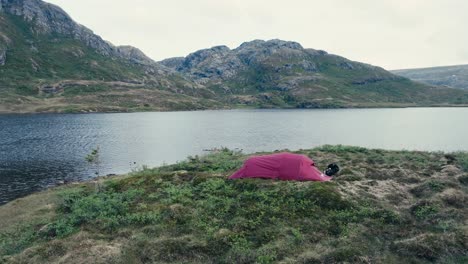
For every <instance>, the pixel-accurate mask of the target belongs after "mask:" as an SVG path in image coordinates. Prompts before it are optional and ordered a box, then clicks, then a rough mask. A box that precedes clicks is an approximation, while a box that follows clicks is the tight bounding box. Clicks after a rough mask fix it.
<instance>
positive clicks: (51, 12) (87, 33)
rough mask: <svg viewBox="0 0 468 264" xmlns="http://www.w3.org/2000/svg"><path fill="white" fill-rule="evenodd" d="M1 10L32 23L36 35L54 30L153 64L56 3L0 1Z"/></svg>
mask: <svg viewBox="0 0 468 264" xmlns="http://www.w3.org/2000/svg"><path fill="white" fill-rule="evenodd" d="M0 10H1V11H2V12H6V13H9V14H12V15H16V16H21V17H22V18H23V19H24V20H25V21H27V22H29V23H31V25H32V30H33V32H35V33H37V34H50V33H57V34H60V35H63V36H68V37H72V38H74V39H76V40H79V41H81V42H83V43H85V44H86V45H87V46H88V47H91V48H93V49H95V50H96V51H97V52H98V53H100V54H102V55H105V56H114V57H120V58H124V59H127V60H130V61H132V62H136V63H143V64H149V63H154V61H153V60H151V59H150V58H148V57H146V55H144V54H143V53H142V52H141V51H140V50H138V49H136V48H133V47H129V46H125V47H115V46H114V45H112V44H111V43H110V42H107V41H105V40H103V39H102V38H101V37H100V36H98V35H96V34H94V33H93V31H92V30H90V29H88V28H86V27H84V26H82V25H80V24H78V23H76V22H75V21H73V19H72V18H71V17H70V16H69V15H68V14H67V13H66V12H65V11H63V10H62V9H61V8H60V7H58V6H56V5H53V4H49V3H46V2H43V1H41V0H0Z"/></svg>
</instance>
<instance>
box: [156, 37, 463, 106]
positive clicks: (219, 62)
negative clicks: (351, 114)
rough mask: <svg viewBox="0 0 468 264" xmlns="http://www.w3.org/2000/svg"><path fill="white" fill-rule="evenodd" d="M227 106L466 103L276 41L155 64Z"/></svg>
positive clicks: (376, 69) (217, 49) (365, 66)
mask: <svg viewBox="0 0 468 264" xmlns="http://www.w3.org/2000/svg"><path fill="white" fill-rule="evenodd" d="M160 63H161V64H163V65H165V66H166V67H168V68H171V69H173V70H175V71H178V72H180V73H181V74H184V75H186V76H188V77H189V78H191V79H192V80H194V81H195V82H196V83H198V84H201V85H204V86H206V87H207V88H208V89H210V90H212V91H214V92H215V93H216V94H217V95H218V98H219V100H221V101H223V102H225V103H227V104H230V105H233V104H234V105H235V104H242V105H243V104H247V105H249V104H250V105H254V106H280V107H306V108H313V107H353V106H399V105H400V106H402V105H423V104H425V105H429V104H443V103H449V102H450V103H456V98H462V99H460V100H461V101H459V102H467V99H468V97H467V96H466V94H464V93H462V92H460V91H455V90H453V89H443V88H436V87H430V86H427V85H424V84H420V83H416V82H413V81H411V80H409V79H407V78H404V77H401V76H397V75H394V74H392V73H390V72H388V71H386V70H384V69H382V68H380V67H375V66H372V65H368V64H364V63H359V62H354V61H350V60H348V59H346V58H343V57H340V56H336V55H332V54H328V53H327V52H325V51H322V50H314V49H306V48H303V47H302V46H301V45H300V44H299V43H296V42H291V41H282V40H269V41H263V40H255V41H251V42H246V43H243V44H242V45H241V46H240V47H238V48H236V49H233V50H231V49H229V48H228V47H226V46H216V47H213V48H210V49H203V50H199V51H196V52H194V53H192V54H189V55H188V56H187V57H185V58H180V57H178V58H171V59H167V60H163V61H161V62H160Z"/></svg>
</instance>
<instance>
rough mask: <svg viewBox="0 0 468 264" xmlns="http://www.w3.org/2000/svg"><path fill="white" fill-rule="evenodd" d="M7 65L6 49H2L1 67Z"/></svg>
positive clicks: (0, 48) (0, 54) (0, 49)
mask: <svg viewBox="0 0 468 264" xmlns="http://www.w3.org/2000/svg"><path fill="white" fill-rule="evenodd" d="M5 63H6V48H2V47H0V66H3V65H5Z"/></svg>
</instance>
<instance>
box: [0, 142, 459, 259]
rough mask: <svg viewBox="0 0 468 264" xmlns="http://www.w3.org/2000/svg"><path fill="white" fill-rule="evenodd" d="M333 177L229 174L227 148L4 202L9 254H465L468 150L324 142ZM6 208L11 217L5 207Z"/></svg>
mask: <svg viewBox="0 0 468 264" xmlns="http://www.w3.org/2000/svg"><path fill="white" fill-rule="evenodd" d="M298 153H303V154H306V155H309V156H310V157H312V158H313V159H314V160H315V161H316V163H317V164H319V165H320V166H321V167H325V166H326V165H327V163H329V162H337V163H339V164H340V165H341V167H342V168H343V170H342V171H341V172H340V175H339V176H338V177H337V179H336V180H335V181H334V182H330V183H317V182H278V181H267V180H259V179H255V180H237V181H230V180H227V176H228V175H229V174H230V173H232V172H233V171H235V170H236V169H237V168H239V167H240V166H241V164H242V162H243V160H244V159H245V158H246V157H247V156H246V155H243V154H241V153H238V152H235V151H230V150H227V149H223V150H219V151H215V152H214V153H212V154H210V155H207V156H203V157H191V158H189V159H187V160H186V161H184V162H181V163H178V164H175V165H169V166H163V167H160V168H154V169H149V168H143V169H141V170H140V171H137V172H134V173H131V174H130V175H126V176H122V177H117V178H115V177H114V178H105V179H100V180H97V181H94V182H88V183H83V184H74V185H69V186H65V187H60V188H56V189H54V190H49V191H47V192H44V193H40V194H36V195H33V196H30V197H26V198H24V199H20V200H17V201H14V202H12V203H10V204H8V205H5V206H3V207H0V217H1V218H2V219H7V220H6V221H5V222H3V223H2V224H0V256H2V257H0V260H1V259H3V260H4V261H6V262H11V263H65V262H66V263H87V262H93V263H169V262H176V263H234V262H236V263H340V262H352V263H376V262H385V263H426V262H439V263H462V262H466V261H468V259H467V253H468V251H467V250H468V244H467V241H468V237H467V236H468V233H467V229H466V221H467V219H468V209H466V206H465V205H466V202H467V201H468V194H467V190H468V166H467V165H468V163H467V161H468V154H467V153H454V154H445V153H429V152H409V151H383V150H369V149H365V148H357V147H343V146H324V147H320V148H316V149H312V150H301V151H298ZM6 216H8V217H6Z"/></svg>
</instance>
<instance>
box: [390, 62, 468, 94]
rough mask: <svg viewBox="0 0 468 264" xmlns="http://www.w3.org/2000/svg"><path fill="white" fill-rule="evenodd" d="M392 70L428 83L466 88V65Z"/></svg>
mask: <svg viewBox="0 0 468 264" xmlns="http://www.w3.org/2000/svg"><path fill="white" fill-rule="evenodd" d="M392 72H393V73H395V74H398V75H401V76H404V77H406V78H409V79H412V80H414V81H418V82H422V83H427V84H429V85H436V86H445V87H452V88H457V89H463V90H468V65H453V66H442V67H431V68H419V69H405V70H395V71H392Z"/></svg>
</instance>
